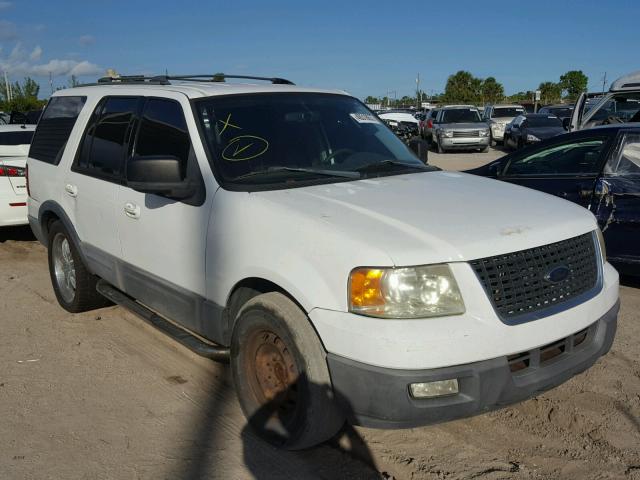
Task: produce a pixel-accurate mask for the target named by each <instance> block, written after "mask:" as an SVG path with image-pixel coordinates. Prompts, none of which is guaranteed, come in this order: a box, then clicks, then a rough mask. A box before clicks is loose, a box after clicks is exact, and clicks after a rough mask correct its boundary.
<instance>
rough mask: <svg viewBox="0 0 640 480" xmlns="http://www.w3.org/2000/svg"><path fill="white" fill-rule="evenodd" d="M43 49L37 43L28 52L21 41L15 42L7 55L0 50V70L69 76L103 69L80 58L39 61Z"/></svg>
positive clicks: (10, 72) (93, 72)
mask: <svg viewBox="0 0 640 480" xmlns="http://www.w3.org/2000/svg"><path fill="white" fill-rule="evenodd" d="M42 54H43V50H42V48H41V47H40V46H39V45H38V46H36V47H35V48H34V49H33V51H31V52H30V53H29V52H27V50H25V48H24V47H23V46H22V44H21V43H17V44H16V45H15V46H14V47H13V49H12V50H11V53H9V55H8V56H6V57H5V56H3V55H2V52H1V51H0V70H4V71H6V72H7V73H8V74H10V75H35V76H48V75H49V74H51V75H53V76H69V75H77V76H82V75H99V74H101V73H102V72H103V71H104V69H103V68H101V67H99V66H98V65H96V64H95V63H91V62H89V61H88V60H81V59H69V58H64V59H59V58H54V59H51V60H49V61H48V62H44V63H43V62H40V61H39V60H40V59H41V58H42Z"/></svg>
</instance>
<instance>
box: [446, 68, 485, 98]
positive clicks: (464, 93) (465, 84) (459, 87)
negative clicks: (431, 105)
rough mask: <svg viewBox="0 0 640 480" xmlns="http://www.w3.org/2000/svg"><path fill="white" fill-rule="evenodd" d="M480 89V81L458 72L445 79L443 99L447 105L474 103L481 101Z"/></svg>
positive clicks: (465, 73) (467, 73) (468, 73)
mask: <svg viewBox="0 0 640 480" xmlns="http://www.w3.org/2000/svg"><path fill="white" fill-rule="evenodd" d="M481 88H482V80H480V79H479V78H476V77H474V76H473V75H471V73H470V72H467V71H464V70H460V71H458V72H456V73H455V74H453V75H450V76H449V78H448V79H447V85H446V87H445V89H444V95H443V97H444V98H443V99H444V101H445V102H449V103H454V102H461V103H476V102H478V101H480V99H481V96H482V94H481Z"/></svg>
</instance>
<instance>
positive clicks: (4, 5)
mask: <svg viewBox="0 0 640 480" xmlns="http://www.w3.org/2000/svg"><path fill="white" fill-rule="evenodd" d="M12 6H13V3H11V2H0V10H6V9H7V8H11V7H12Z"/></svg>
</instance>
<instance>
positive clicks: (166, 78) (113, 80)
mask: <svg viewBox="0 0 640 480" xmlns="http://www.w3.org/2000/svg"><path fill="white" fill-rule="evenodd" d="M228 78H235V79H243V80H262V81H266V82H271V83H273V84H276V85H295V83H293V82H292V81H291V80H287V79H286V78H279V77H255V76H252V75H227V74H225V73H214V74H213V75H155V76H153V77H147V76H144V75H123V76H119V77H102V78H100V79H98V83H97V84H89V85H104V84H107V83H108V84H111V85H122V84H124V85H131V84H134V85H140V84H143V85H171V80H176V81H185V82H225V81H226V80H227V79H228Z"/></svg>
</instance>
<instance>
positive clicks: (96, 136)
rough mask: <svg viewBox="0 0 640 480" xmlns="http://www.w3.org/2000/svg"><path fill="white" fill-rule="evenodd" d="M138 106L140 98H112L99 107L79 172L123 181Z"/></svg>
mask: <svg viewBox="0 0 640 480" xmlns="http://www.w3.org/2000/svg"><path fill="white" fill-rule="evenodd" d="M138 103H139V99H138V98H137V97H108V98H106V99H105V100H104V101H103V102H102V103H101V104H100V105H98V107H96V110H95V111H94V112H93V116H92V118H91V121H90V122H89V126H88V127H87V130H86V132H85V137H84V139H83V142H82V146H81V149H80V156H79V158H78V160H77V167H76V169H77V170H78V171H81V172H83V173H87V174H89V175H94V176H97V177H101V178H105V179H112V180H119V179H120V174H121V173H122V166H123V164H124V159H125V157H126V155H127V146H128V142H129V136H130V134H131V124H132V120H133V119H134V117H135V115H136V111H137V109H138Z"/></svg>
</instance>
